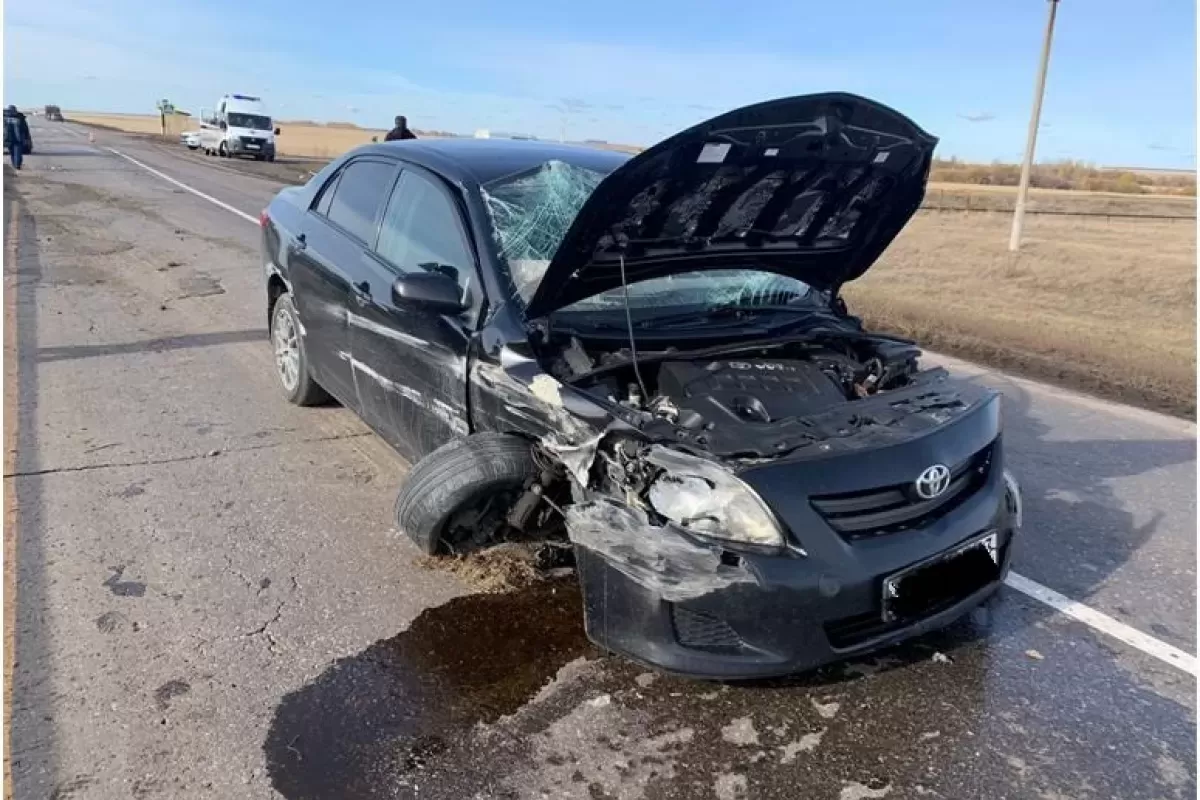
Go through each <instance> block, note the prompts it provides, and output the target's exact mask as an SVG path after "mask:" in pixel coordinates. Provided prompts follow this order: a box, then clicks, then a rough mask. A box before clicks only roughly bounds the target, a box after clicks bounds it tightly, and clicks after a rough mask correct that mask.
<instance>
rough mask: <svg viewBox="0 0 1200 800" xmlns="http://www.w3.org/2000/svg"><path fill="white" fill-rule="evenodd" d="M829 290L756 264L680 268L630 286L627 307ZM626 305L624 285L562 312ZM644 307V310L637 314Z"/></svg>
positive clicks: (811, 301)
mask: <svg viewBox="0 0 1200 800" xmlns="http://www.w3.org/2000/svg"><path fill="white" fill-rule="evenodd" d="M828 303H829V294H828V293H827V292H820V291H817V290H816V289H813V288H812V287H810V286H809V285H808V284H806V283H804V282H803V281H799V280H796V279H795V278H789V277H786V276H784V275H776V274H775V273H772V272H763V271H761V270H756V269H717V270H704V271H696V272H681V273H679V274H677V275H667V276H665V277H662V278H652V279H651V280H647V281H640V282H638V283H631V284H630V285H629V309H630V311H632V312H634V314H635V316H641V317H642V318H645V319H649V318H653V317H654V316H655V315H656V314H657V313H659V312H662V311H665V310H682V309H684V308H688V309H695V310H696V311H698V312H704V311H712V310H714V309H718V308H726V307H742V308H751V307H763V306H789V305H790V306H796V307H798V308H804V307H811V306H818V307H819V306H825V305H828ZM624 308H625V292H624V290H623V289H621V288H616V289H610V290H608V291H607V292H603V293H601V294H598V295H595V296H593V297H589V298H587V299H585V300H580V301H579V302H578V303H572V304H571V305H569V306H566V307H564V308H563V309H561V311H560V312H559V313H564V312H565V313H570V312H572V311H575V312H593V311H607V310H615V309H624ZM639 312H641V313H639Z"/></svg>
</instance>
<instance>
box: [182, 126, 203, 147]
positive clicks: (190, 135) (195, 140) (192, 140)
mask: <svg viewBox="0 0 1200 800" xmlns="http://www.w3.org/2000/svg"><path fill="white" fill-rule="evenodd" d="M179 138H180V139H181V140H182V141H183V143H184V144H185V145H187V149H188V150H199V149H200V131H184V132H183V133H181V134H180V135H179Z"/></svg>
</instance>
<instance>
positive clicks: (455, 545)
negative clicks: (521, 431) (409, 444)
mask: <svg viewBox="0 0 1200 800" xmlns="http://www.w3.org/2000/svg"><path fill="white" fill-rule="evenodd" d="M537 474H538V468H537V465H536V463H535V462H534V459H533V451H532V449H531V447H530V444H529V442H528V441H526V440H525V439H522V438H521V437H519V436H512V435H509V434H504V433H491V432H488V433H477V434H475V435H474V436H468V437H466V438H463V439H455V440H453V441H451V442H448V443H446V444H444V445H442V446H441V447H439V448H438V449H437V450H434V451H433V452H432V453H430V454H429V455H428V456H426V457H425V458H423V459H421V460H420V461H419V462H417V464H416V466H414V467H413V468H412V472H410V473H409V475H408V481H407V482H406V483H405V484H404V486H403V487H402V488H401V489H400V494H399V495H398V496H397V497H396V524H397V525H398V526H399V527H400V530H402V531H404V533H405V534H407V535H408V537H409V538H410V539H412V541H413V542H414V543H415V544H416V545H417V547H419V548H421V550H422V551H423V552H425V553H428V554H431V555H432V554H433V553H437V552H438V551H450V552H461V551H463V550H467V549H470V548H471V547H474V546H479V545H481V544H486V543H489V542H490V541H491V540H492V539H493V537H494V535H495V534H496V533H498V532H500V531H502V530H503V529H504V528H505V519H506V516H507V513H508V510H509V508H510V507H511V505H512V503H513V502H514V501H515V500H516V498H517V496H518V495H519V494H520V492H521V491H522V489H523V488H524V486H525V483H526V482H527V481H528V480H529V479H530V478H532V477H534V476H535V475H537Z"/></svg>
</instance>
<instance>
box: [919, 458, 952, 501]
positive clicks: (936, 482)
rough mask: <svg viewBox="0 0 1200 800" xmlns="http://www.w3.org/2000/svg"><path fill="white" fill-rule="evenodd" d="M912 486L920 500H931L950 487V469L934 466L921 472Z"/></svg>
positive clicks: (942, 465) (939, 465) (940, 465)
mask: <svg viewBox="0 0 1200 800" xmlns="http://www.w3.org/2000/svg"><path fill="white" fill-rule="evenodd" d="M913 485H914V487H916V490H917V495H918V496H919V497H920V498H921V499H922V500H932V499H933V498H935V497H938V496H940V495H941V494H942V492H944V491H946V488H947V487H948V486H949V485H950V469H949V468H948V467H946V466H945V465H944V464H934V465H933V466H932V467H929V468H928V469H926V470H925V471H924V472H922V473H921V474H920V475H919V476H918V477H917V480H916V482H915V483H914V484H913Z"/></svg>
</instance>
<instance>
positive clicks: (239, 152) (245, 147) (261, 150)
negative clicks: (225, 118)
mask: <svg viewBox="0 0 1200 800" xmlns="http://www.w3.org/2000/svg"><path fill="white" fill-rule="evenodd" d="M226 147H227V148H228V149H229V152H230V154H232V155H235V156H268V157H272V156H274V155H275V144H274V143H273V142H268V141H261V142H247V141H246V140H244V139H240V138H239V139H230V140H229V141H228V142H227V143H226Z"/></svg>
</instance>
